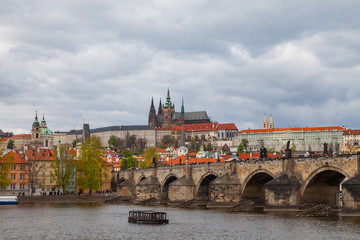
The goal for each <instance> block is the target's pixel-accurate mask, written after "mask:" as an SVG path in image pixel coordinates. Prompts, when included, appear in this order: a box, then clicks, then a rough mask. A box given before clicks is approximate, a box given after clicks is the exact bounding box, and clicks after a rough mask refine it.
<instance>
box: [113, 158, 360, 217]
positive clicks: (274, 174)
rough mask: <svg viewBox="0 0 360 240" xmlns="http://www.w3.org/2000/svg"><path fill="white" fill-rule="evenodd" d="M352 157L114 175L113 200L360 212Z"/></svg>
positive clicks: (356, 162)
mask: <svg viewBox="0 0 360 240" xmlns="http://www.w3.org/2000/svg"><path fill="white" fill-rule="evenodd" d="M359 162H360V160H359V158H358V156H355V155H350V156H339V157H321V158H297V159H286V160H284V159H278V160H269V161H261V160H249V161H245V162H236V161H230V162H225V163H210V164H196V165H189V164H185V165H177V166H172V167H171V166H168V167H158V168H147V169H137V170H134V169H132V170H128V171H122V172H119V174H118V177H117V183H118V196H119V197H122V198H127V199H133V200H135V201H143V200H146V199H150V198H156V199H158V200H160V201H168V202H170V203H182V202H186V201H190V200H193V199H196V200H199V201H206V202H208V204H210V205H211V204H212V205H215V206H216V205H219V206H221V205H222V206H224V205H235V204H236V203H238V202H239V201H240V200H242V199H248V200H251V201H253V202H254V203H255V204H256V205H260V206H264V207H265V210H276V209H295V210H296V209H299V208H302V207H308V206H313V205H316V204H320V203H325V204H329V205H331V206H333V207H334V208H337V207H342V208H343V211H344V212H349V213H350V212H360V176H359V173H360V172H359V168H360V164H359Z"/></svg>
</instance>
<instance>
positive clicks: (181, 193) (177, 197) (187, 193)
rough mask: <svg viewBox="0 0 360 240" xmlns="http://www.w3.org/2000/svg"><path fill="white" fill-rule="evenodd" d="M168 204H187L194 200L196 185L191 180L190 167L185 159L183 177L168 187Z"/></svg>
mask: <svg viewBox="0 0 360 240" xmlns="http://www.w3.org/2000/svg"><path fill="white" fill-rule="evenodd" d="M168 191H169V201H170V202H174V203H175V202H187V201H190V200H193V199H194V198H195V192H196V185H195V183H194V181H193V178H192V167H191V165H189V160H188V159H186V165H185V175H184V176H182V177H181V178H179V179H177V180H175V181H173V182H172V183H170V186H169V190H168Z"/></svg>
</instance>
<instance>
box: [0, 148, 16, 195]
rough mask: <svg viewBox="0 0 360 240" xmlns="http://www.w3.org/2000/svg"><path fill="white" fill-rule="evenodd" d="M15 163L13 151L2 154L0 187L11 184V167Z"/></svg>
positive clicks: (0, 159) (3, 187)
mask: <svg viewBox="0 0 360 240" xmlns="http://www.w3.org/2000/svg"><path fill="white" fill-rule="evenodd" d="M13 163H14V156H13V154H12V153H9V154H7V155H6V156H4V157H1V155H0V189H6V188H7V187H8V186H10V184H11V177H10V169H11V166H12V165H13Z"/></svg>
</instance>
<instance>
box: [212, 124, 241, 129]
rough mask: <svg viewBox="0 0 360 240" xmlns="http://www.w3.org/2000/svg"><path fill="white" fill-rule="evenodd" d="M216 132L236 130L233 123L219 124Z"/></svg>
mask: <svg viewBox="0 0 360 240" xmlns="http://www.w3.org/2000/svg"><path fill="white" fill-rule="evenodd" d="M217 130H236V131H237V130H238V128H237V127H236V126H235V124H234V123H223V124H219V125H218V127H217Z"/></svg>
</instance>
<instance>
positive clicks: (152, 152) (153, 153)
mask: <svg viewBox="0 0 360 240" xmlns="http://www.w3.org/2000/svg"><path fill="white" fill-rule="evenodd" d="M154 157H155V158H156V163H158V159H159V154H158V152H157V150H156V148H154V147H151V148H148V149H146V151H145V155H144V162H143V165H140V167H151V166H152V165H153V159H154Z"/></svg>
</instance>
